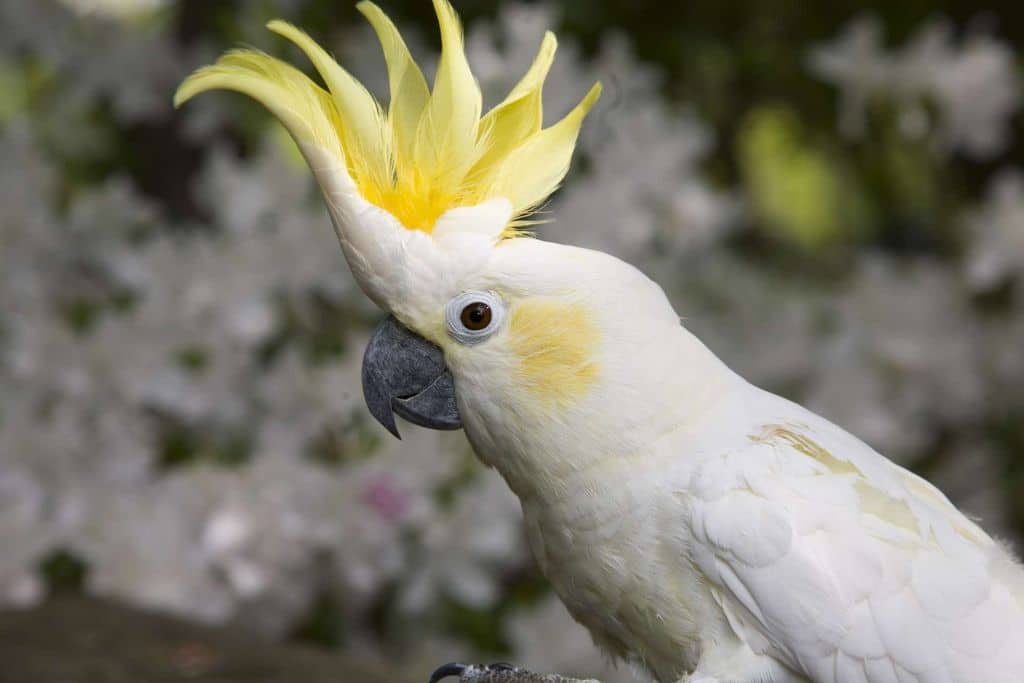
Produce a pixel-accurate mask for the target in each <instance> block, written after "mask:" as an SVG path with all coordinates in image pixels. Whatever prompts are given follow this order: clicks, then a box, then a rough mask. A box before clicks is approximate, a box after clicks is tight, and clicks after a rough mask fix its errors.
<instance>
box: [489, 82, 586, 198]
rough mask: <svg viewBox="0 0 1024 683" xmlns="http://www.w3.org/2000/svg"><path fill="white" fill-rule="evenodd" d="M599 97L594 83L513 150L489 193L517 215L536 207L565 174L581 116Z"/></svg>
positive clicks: (499, 169)
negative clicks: (563, 112) (559, 117)
mask: <svg viewBox="0 0 1024 683" xmlns="http://www.w3.org/2000/svg"><path fill="white" fill-rule="evenodd" d="M600 96H601V84H600V83H596V84H595V85H594V86H593V87H592V88H591V89H590V92H588V93H587V94H586V96H585V97H584V98H583V100H582V101H581V102H580V103H579V104H578V105H576V107H575V108H574V109H573V110H572V111H570V112H569V113H568V114H566V115H565V118H563V119H562V120H561V121H559V122H558V123H556V124H554V125H551V126H549V127H547V128H545V129H544V130H542V131H540V132H538V133H537V134H536V135H533V136H532V137H530V138H529V139H528V140H527V141H526V142H524V143H523V144H522V145H520V146H519V147H518V148H516V149H515V150H513V151H512V152H511V153H510V154H509V155H508V156H507V157H506V158H505V160H504V161H503V162H502V163H501V165H500V166H499V167H498V169H497V170H496V171H495V172H494V173H493V180H492V181H491V183H490V187H489V189H488V194H490V195H491V196H493V197H505V198H507V199H508V200H509V201H510V202H512V206H513V207H515V209H516V212H517V214H520V215H521V214H523V213H526V212H529V211H530V210H531V209H534V208H536V207H537V206H539V205H540V204H541V203H542V202H543V201H544V200H545V199H547V198H548V196H549V195H550V194H551V193H552V192H554V191H555V189H556V188H557V187H558V185H559V184H560V183H561V182H562V179H563V178H565V174H566V173H568V171H569V161H570V160H571V159H572V152H573V149H575V147H576V138H577V137H578V136H579V133H580V127H581V126H582V125H583V118H584V117H585V116H586V115H587V112H589V111H590V109H591V107H593V106H594V103H595V102H597V98H598V97H600Z"/></svg>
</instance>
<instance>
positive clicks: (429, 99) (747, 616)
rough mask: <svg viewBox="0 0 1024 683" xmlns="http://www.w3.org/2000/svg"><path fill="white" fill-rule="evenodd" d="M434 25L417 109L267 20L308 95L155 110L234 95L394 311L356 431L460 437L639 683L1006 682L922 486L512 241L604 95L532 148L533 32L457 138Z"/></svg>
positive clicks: (408, 81) (576, 261)
mask: <svg viewBox="0 0 1024 683" xmlns="http://www.w3.org/2000/svg"><path fill="white" fill-rule="evenodd" d="M434 5H435V8H436V11H437V15H438V19H439V22H440V27H441V39H442V46H443V47H442V53H441V59H440V63H439V65H438V68H437V74H436V77H435V79H434V83H433V87H432V88H428V86H427V84H426V81H425V79H424V77H423V75H422V73H421V71H420V69H419V68H418V67H417V65H416V63H415V62H414V61H413V59H412V57H411V56H410V54H409V51H408V49H407V48H406V45H405V43H404V42H403V40H402V38H401V36H400V35H399V33H398V31H397V30H396V29H395V26H394V25H393V24H392V23H391V21H390V20H389V19H388V18H387V17H386V16H385V15H384V13H383V12H382V11H381V10H380V9H379V8H378V7H377V6H376V5H374V4H372V3H369V2H364V3H362V4H360V5H359V9H360V11H361V12H362V13H363V14H364V15H365V16H366V18H367V19H369V21H370V23H371V24H372V26H373V28H374V29H375V31H376V33H377V35H378V37H379V38H380V41H381V44H382V46H383V51H384V57H385V58H386V61H387V67H388V75H389V81H390V89H391V99H390V103H389V104H388V106H387V107H386V108H384V107H381V106H380V105H378V104H377V102H376V101H375V100H374V99H373V97H372V96H371V95H370V94H369V93H368V92H367V91H366V89H365V88H364V87H363V86H362V85H361V84H360V83H359V82H358V81H356V80H355V79H354V78H353V77H352V76H350V75H349V74H348V73H347V72H346V71H345V70H344V69H342V68H341V67H340V66H339V65H338V64H337V63H336V62H335V61H334V60H333V59H332V58H331V57H330V56H329V55H328V54H327V53H326V52H325V51H324V50H323V49H321V48H320V47H319V46H318V45H317V44H316V43H315V42H314V41H313V40H312V39H311V38H309V36H307V35H306V34H305V33H303V32H301V31H300V30H298V29H296V28H295V27H293V26H291V25H289V24H286V23H284V22H281V21H274V22H271V23H270V24H269V28H270V29H271V30H272V31H274V32H276V33H278V34H280V35H282V36H284V37H286V38H288V39H289V40H291V41H293V42H294V43H295V44H297V45H298V46H299V47H300V48H301V49H302V50H303V51H304V52H305V54H306V55H307V56H308V57H309V59H310V60H311V61H312V63H313V66H314V67H315V68H316V70H317V72H319V75H320V78H321V79H322V80H323V83H324V85H325V86H326V88H325V87H321V86H319V85H317V84H315V83H314V82H313V81H312V80H310V78H308V77H307V76H306V75H304V74H303V73H302V72H300V71H298V70H297V69H295V68H293V67H291V66H289V65H287V64H285V63H283V62H281V61H279V60H277V59H275V58H272V57H270V56H268V55H266V54H262V53H260V52H256V51H253V50H238V51H233V52H229V53H227V54H226V55H224V56H223V57H222V58H221V59H220V60H219V61H218V62H217V63H216V64H214V65H213V66H208V67H205V68H202V69H200V70H198V71H197V72H195V73H194V74H193V75H191V76H190V77H189V78H188V79H187V80H186V81H185V82H184V83H183V84H182V85H181V88H180V89H179V90H178V92H177V95H176V98H175V102H176V104H181V103H183V102H185V101H186V100H188V99H189V98H191V97H193V96H194V95H196V94H198V93H201V92H204V91H207V90H212V89H230V90H236V91H240V92H242V93H245V94H247V95H249V96H251V97H253V98H255V99H257V100H258V101H259V102H261V103H262V104H263V105H265V106H266V107H267V108H268V109H269V110H270V111H271V112H272V113H273V114H274V115H275V116H276V117H277V118H278V119H280V120H281V122H282V123H283V124H284V126H285V127H286V128H287V129H288V131H289V132H290V133H291V135H292V136H293V137H294V139H295V141H296V142H297V143H298V146H299V148H300V149H301V151H302V153H303V155H304V156H305V158H306V160H307V161H308V163H309V166H310V167H311V168H312V170H313V173H314V175H315V176H316V179H317V181H318V182H319V185H320V187H321V188H322V190H323V194H324V198H325V200H326V203H327V206H328V208H329V210H330V215H331V218H332V221H333V224H334V227H335V230H336V232H337V236H338V239H339V240H340V242H341V247H342V250H343V252H344V256H345V258H346V260H347V261H348V264H349V266H350V267H351V269H352V272H353V273H354V275H355V278H356V279H357V281H358V282H359V285H360V286H361V287H362V289H363V291H365V293H366V294H367V295H368V296H369V297H370V298H371V299H372V300H373V301H374V302H376V303H377V304H378V305H379V306H380V307H381V308H382V309H384V311H386V312H387V313H389V314H390V315H389V316H388V317H387V318H386V319H385V321H384V322H383V323H382V325H381V326H380V327H379V328H378V330H377V331H376V332H375V334H374V336H373V338H372V340H371V342H370V345H369V348H368V349H367V351H366V355H365V358H364V366H363V384H364V394H365V397H366V401H367V405H368V407H369V410H370V412H371V413H372V414H373V415H374V416H375V417H376V418H377V419H378V420H379V421H380V422H381V423H383V424H384V425H385V426H386V427H387V428H388V429H390V430H391V431H392V432H394V433H395V434H396V435H397V430H396V426H395V421H394V417H393V413H397V414H398V415H400V416H402V417H404V418H405V419H407V420H409V421H411V422H413V423H416V424H419V425H424V426H428V427H434V428H440V429H454V428H459V427H462V428H464V429H465V433H466V435H467V437H468V438H469V441H470V443H471V444H472V446H473V448H474V450H475V452H476V453H477V455H478V456H479V458H480V460H482V461H483V462H484V463H486V464H487V465H489V466H491V467H494V468H495V469H497V470H498V472H500V473H501V475H502V476H503V477H504V479H505V481H506V482H507V483H508V485H509V486H510V487H511V489H512V490H513V491H514V492H515V494H516V495H517V496H518V497H519V500H520V501H521V503H522V509H523V516H524V519H525V525H526V530H527V534H528V537H529V543H530V546H531V548H532V551H533V554H534V556H535V558H536V561H537V564H538V565H539V566H540V568H541V570H542V571H543V573H544V575H545V576H546V577H547V578H548V579H549V580H550V582H551V584H552V586H553V587H554V590H555V591H556V592H557V594H558V595H559V596H560V597H561V599H562V601H563V602H564V603H565V605H566V606H567V607H568V609H569V611H570V612H571V613H572V615H573V616H574V617H575V618H576V619H577V620H578V621H579V622H580V623H581V624H583V625H584V626H586V627H587V628H588V629H589V630H590V632H591V634H592V635H593V637H594V639H595V641H596V642H597V643H598V644H599V645H600V646H601V647H602V648H604V649H605V650H606V651H607V652H609V653H611V654H612V655H613V656H615V657H621V658H625V659H628V660H631V661H634V662H636V663H638V664H639V665H641V666H642V667H644V668H646V669H647V670H648V671H649V672H650V673H651V674H652V675H653V676H654V677H655V678H656V679H657V680H658V681H661V682H662V683H672V682H676V681H689V682H691V683H696V682H697V681H700V682H702V683H708V682H711V681H718V682H725V681H734V682H742V683H754V682H767V681H775V682H781V681H807V680H812V681H821V682H840V681H841V682H842V683H863V682H865V681H870V683H911V682H913V683H1013V682H1019V681H1024V572H1022V570H1021V567H1020V565H1019V564H1018V563H1017V562H1016V561H1015V560H1014V558H1013V557H1012V556H1011V554H1010V553H1009V552H1008V551H1007V550H1006V549H1005V548H1003V547H1002V546H1001V545H1000V544H999V543H997V542H996V541H994V540H993V539H992V538H991V537H989V536H988V535H987V534H986V533H985V532H984V531H982V530H981V529H980V528H979V527H978V526H977V525H976V524H975V523H973V522H972V521H970V520H969V519H967V517H965V516H964V515H963V514H961V513H960V512H959V511H958V510H957V509H956V508H955V507H954V506H953V505H952V504H951V503H950V502H949V501H948V500H947V499H946V497H945V496H944V495H943V494H942V493H940V492H939V491H938V490H937V489H936V488H935V487H933V486H932V485H931V484H929V483H928V482H926V481H925V480H923V479H921V478H919V477H917V476H915V475H914V474H911V473H910V472H908V471H907V470H905V469H902V468H901V467H899V466H897V465H895V464H893V463H892V462H890V461H889V460H887V459H886V458H885V457H883V456H882V455H880V454H878V453H877V452H875V451H874V450H872V449H871V448H870V447H869V446H867V445H865V444H864V443H863V442H861V441H859V440H858V439H856V438H855V437H853V436H851V435H850V434H848V433H847V432H845V431H843V430H842V429H841V428H839V427H837V426H836V425H834V424H831V423H830V422H828V421H827V420H825V419H823V418H821V417H818V416H817V415H815V414H813V413H811V412H809V411H807V410H805V409H804V408H802V407H800V406H798V405H796V404H794V403H791V402H789V401H787V400H785V399H782V398H780V397H778V396H775V395H773V394H770V393H767V392H765V391H762V390H761V389H758V388H757V387H754V386H752V385H750V384H749V383H747V382H746V381H744V380H743V379H742V378H741V377H739V376H737V375H736V374H735V373H734V372H732V371H731V370H730V369H729V368H727V367H726V366H725V365H724V364H723V363H722V362H721V361H719V360H718V358H716V357H715V355H714V354H713V353H712V352H711V351H710V350H708V349H707V347H705V346H704V344H702V343H701V342H700V340H698V339H697V338H696V337H695V336H694V335H693V334H691V333H690V332H689V331H687V330H686V329H685V328H684V327H683V326H682V325H681V324H680V318H679V315H678V314H677V313H676V311H675V310H673V308H672V305H671V304H670V303H669V301H668V299H667V298H666V297H665V294H664V293H663V292H662V290H661V288H660V287H659V286H658V285H657V284H655V283H654V282H652V281H651V280H649V279H648V278H647V277H645V276H644V275H643V273H641V272H640V271H638V270H637V269H636V268H634V267H632V266H630V265H628V264H626V263H624V262H622V261H620V260H618V259H616V258H614V257H612V256H609V255H607V254H603V253H600V252H596V251H589V250H586V249H579V248H574V247H571V246H564V245H559V244H553V243H549V242H544V241H541V240H539V239H536V238H533V237H531V236H529V235H526V234H524V233H523V232H522V226H523V225H524V224H526V223H527V222H528V221H529V217H530V215H531V211H533V210H535V209H536V208H537V207H538V206H539V205H540V204H541V203H542V202H543V201H544V200H545V199H546V198H547V197H548V196H549V195H550V194H551V193H552V192H554V191H555V189H556V187H557V185H558V184H559V182H560V181H561V180H562V179H563V177H564V176H565V173H566V170H567V168H568V165H569V159H570V157H571V154H572V150H573V147H574V146H575V143H576V137H577V134H578V132H579V128H580V125H581V123H582V120H583V118H584V116H585V115H586V113H587V111H588V110H589V109H590V107H591V105H592V104H593V103H594V102H595V100H596V99H597V97H598V94H599V90H600V86H599V85H595V86H594V87H593V88H592V89H591V90H590V91H589V93H587V94H586V95H585V96H584V97H583V99H582V101H581V102H580V104H579V105H578V106H576V108H575V109H573V110H572V111H570V112H569V113H568V114H567V115H566V116H565V117H564V118H563V119H561V120H560V121H559V122H558V123H555V124H554V125H552V126H550V127H548V128H542V114H541V88H542V84H543V81H544V77H545V75H546V73H547V71H548V68H549V67H550V65H551V63H552V60H553V58H554V52H555V38H554V36H553V35H551V34H550V33H549V34H547V35H545V36H544V38H543V41H542V42H541V45H540V50H539V53H538V55H537V58H536V60H535V61H534V63H533V65H532V66H531V67H530V69H529V71H528V72H527V73H526V75H525V76H524V77H523V78H522V80H521V81H519V83H518V84H517V85H516V86H515V87H514V88H513V89H512V91H511V93H510V94H509V95H508V97H507V98H505V100H503V101H502V102H501V103H499V104H498V105H497V106H495V107H494V108H493V109H491V110H490V111H489V112H487V113H486V114H483V115H482V116H481V95H480V89H479V87H478V85H477V83H476V82H475V80H474V78H473V75H472V73H471V72H470V69H469V65H468V63H467V60H466V56H465V51H464V46H463V39H462V34H461V29H460V25H459V21H458V18H457V16H456V14H455V12H454V10H453V9H452V7H451V6H450V5H449V4H448V2H447V0H434ZM623 173H629V169H623Z"/></svg>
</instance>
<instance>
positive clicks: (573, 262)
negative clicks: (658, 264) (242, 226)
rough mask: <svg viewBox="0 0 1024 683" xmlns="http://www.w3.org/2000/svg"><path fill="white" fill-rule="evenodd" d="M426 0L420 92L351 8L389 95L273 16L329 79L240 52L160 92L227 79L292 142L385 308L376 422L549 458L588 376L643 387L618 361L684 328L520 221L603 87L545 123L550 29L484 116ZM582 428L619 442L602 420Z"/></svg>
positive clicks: (446, 8) (589, 400)
mask: <svg viewBox="0 0 1024 683" xmlns="http://www.w3.org/2000/svg"><path fill="white" fill-rule="evenodd" d="M434 7H435V10H436V13H437V17H438V21H439V24H440V31H441V45H442V50H441V57H440V62H439V64H438V67H437V72H436V76H435V79H434V82H433V87H432V88H428V87H427V84H426V81H425V79H424V77H423V75H422V73H421V71H420V69H419V67H418V66H417V65H416V63H415V62H414V61H413V59H412V57H411V55H410V53H409V50H408V48H407V47H406V45H405V43H404V41H403V40H402V37H401V36H400V35H399V32H398V31H397V29H396V28H395V26H394V25H393V24H392V22H391V21H390V20H389V19H388V18H387V16H386V15H385V14H384V13H383V12H382V11H381V10H380V9H379V8H378V7H377V6H376V5H374V4H372V3H370V2H363V3H360V4H359V5H358V8H359V10H360V12H362V14H363V15H365V17H366V18H367V19H368V20H369V22H370V24H371V25H372V27H373V29H374V30H375V32H376V34H377V36H378V38H379V39H380V42H381V45H382V48H383V52H384V57H385V60H386V62H387V70H388V78H389V87H390V102H389V103H388V105H387V107H386V108H385V107H383V106H381V105H379V104H378V103H377V101H376V100H375V99H374V98H373V96H371V95H370V93H369V92H368V91H367V90H366V89H365V88H364V87H363V86H362V85H361V84H360V83H359V82H358V81H357V80H356V79H355V78H353V77H352V76H351V75H350V74H349V73H348V72H346V71H345V70H344V69H343V68H342V67H341V66H339V65H338V64H337V63H336V62H335V61H334V60H333V59H332V58H331V57H330V56H329V55H328V54H327V53H326V52H325V51H324V50H323V49H322V48H321V47H320V46H319V45H317V44H316V43H315V42H314V41H313V40H312V39H311V38H310V37H309V36H308V35H306V34H305V33H303V32H302V31H300V30H299V29H297V28H295V27H293V26H291V25H289V24H287V23H284V22H281V21H272V22H270V23H269V24H268V28H269V29H270V30H272V31H274V32H275V33H278V34H280V35H282V36H284V37H286V38H287V39H289V40H290V41H292V42H294V43H295V44H296V45H297V46H298V47H299V48H300V49H301V50H302V51H303V52H304V53H305V54H306V56H307V57H308V58H309V59H310V61H311V62H312V63H313V66H314V67H315V69H316V70H317V72H318V73H319V75H320V78H321V79H322V80H323V83H324V85H325V86H326V87H321V86H320V85H317V84H316V83H314V82H313V81H312V80H311V79H310V78H308V77H307V76H306V75H304V74H303V73H302V72H301V71H299V70H297V69H295V68H294V67H292V66H289V65H287V64H285V63H283V62H281V61H280V60H277V59H275V58H273V57H271V56H269V55H266V54H263V53H260V52H257V51H253V50H236V51H232V52H228V53H227V54H225V55H224V56H222V57H221V58H220V59H219V60H218V61H217V62H216V63H215V64H213V65H211V66H207V67H204V68H201V69H199V70H198V71H196V72H195V73H193V74H192V75H191V76H189V77H188V78H187V79H186V80H185V81H184V82H183V83H182V85H181V86H180V88H179V89H178V91H177V93H176V95H175V104H176V105H180V104H182V103H184V102H185V101H186V100H188V99H190V98H192V97H193V96H195V95H197V94H199V93H201V92H205V91H208V90H214V89H228V90H235V91H239V92H242V93H244V94H246V95H249V96H251V97H253V98H255V99H256V100H258V101H259V102H261V103H262V104H263V105H264V106H266V107H267V108H268V109H269V110H270V111H271V112H272V113H273V114H274V115H275V116H276V117H277V118H278V119H279V120H280V121H281V122H282V123H283V124H284V126H285V127H286V128H287V130H288V131H289V132H290V134H291V135H292V137H293V138H294V139H295V141H296V142H297V144H298V146H299V149H300V150H301V151H302V154H303V155H304V156H305V159H306V161H307V162H308V164H309V166H310V168H311V169H312V171H313V173H314V175H315V177H316V180H317V181H318V183H319V185H320V188H321V189H322V191H323V195H324V199H325V201H326V203H327V207H328V209H329V212H330V216H331V219H332V222H333V224H334V228H335V231H336V233H337V236H338V239H339V241H340V243H341V247H342V250H343V252H344V255H345V258H346V260H347V262H348V264H349V266H350V268H351V270H352V272H353V274H354V276H355V279H356V280H357V281H358V283H359V285H360V286H361V288H362V289H363V291H364V292H365V293H366V294H367V295H368V296H369V297H370V298H371V299H372V300H373V301H374V302H375V303H376V304H377V305H379V306H380V307H381V308H382V309H384V310H385V311H386V312H387V313H389V314H390V315H389V316H388V317H387V318H386V319H385V320H384V322H383V323H382V324H381V326H380V327H378V329H377V330H376V331H375V333H374V334H373V336H372V338H371V341H370V343H369V347H368V348H367V350H366V353H365V356H364V363H363V388H364V395H365V398H366V402H367V405H368V407H369V410H370V412H371V413H372V414H373V415H374V416H375V417H376V419H377V420H378V421H380V422H381V423H382V424H383V425H384V426H385V427H387V428H388V429H389V430H390V431H391V432H392V433H394V434H395V435H396V436H397V435H398V431H397V427H396V424H395V419H394V413H397V414H399V415H401V416H403V417H404V418H406V419H408V420H409V421H411V422H413V423H416V424H419V425H422V426H427V427H433V428H440V429H454V428H458V427H461V426H465V427H466V429H467V433H468V435H469V437H470V439H471V441H473V443H474V446H476V450H477V452H478V453H479V454H481V456H482V457H484V458H485V460H486V456H485V455H484V454H485V453H487V452H490V451H492V450H505V451H507V450H509V449H516V448H519V449H521V450H525V449H527V447H528V446H530V447H533V448H534V450H536V448H537V447H538V446H539V447H540V448H541V450H545V451H554V450H557V449H558V448H560V446H559V440H562V441H564V442H565V444H566V445H567V444H568V443H569V442H570V441H571V439H572V438H573V436H572V431H573V430H572V429H571V428H569V429H566V427H567V426H571V425H572V424H573V423H574V422H578V421H586V420H588V419H589V418H591V417H593V416H594V414H595V413H594V411H595V410H596V408H595V407H594V405H593V404H594V403H595V400H596V399H595V395H596V394H598V393H600V392H599V389H600V388H601V387H604V388H605V389H606V390H607V388H608V387H611V386H615V387H617V388H618V389H620V390H628V388H627V385H628V386H633V385H635V384H636V383H637V382H641V383H643V382H646V383H648V384H658V381H659V377H658V371H657V367H656V365H655V367H654V368H653V370H652V374H651V376H650V377H647V378H639V379H638V378H636V377H635V376H634V375H635V368H632V369H631V368H630V365H631V364H630V361H629V359H630V358H634V357H635V356H634V354H637V353H644V349H645V348H647V347H649V346H650V344H651V339H655V338H658V337H659V336H660V337H662V338H663V337H664V336H665V331H666V330H668V329H670V328H672V329H678V328H679V321H678V318H677V317H676V316H675V314H674V312H673V311H672V308H671V306H670V305H669V304H668V302H667V300H666V299H665V297H664V295H663V294H662V292H661V290H660V288H658V287H657V286H656V285H654V284H653V283H652V282H650V281H649V280H647V278H645V277H644V276H643V275H641V274H640V273H639V271H637V270H635V269H634V268H632V267H631V266H629V265H627V264H625V263H623V262H621V261H618V260H617V259H614V258H612V257H610V256H607V255H605V254H601V253H599V252H593V251H588V250H584V249H578V248H574V247H568V246H562V245H556V244H552V243H548V242H543V241H541V240H538V239H535V238H533V237H530V236H527V235H525V234H524V233H523V231H522V228H523V226H524V225H525V224H528V223H529V222H530V217H531V214H532V212H534V211H535V210H536V209H537V207H538V206H540V205H541V204H542V203H543V202H544V201H545V200H546V199H547V198H548V197H549V196H550V195H551V194H552V193H553V192H554V191H555V189H556V188H557V186H558V185H559V183H560V182H561V181H562V179H563V178H564V176H565V174H566V172H567V170H568V167H569V161H570V158H571V156H572V152H573V148H574V147H575V144H576V139H577V135H578V133H579V130H580V126H581V124H582V122H583V119H584V116H585V115H586V114H587V112H588V111H589V110H590V108H591V107H592V105H593V104H594V102H595V101H596V100H597V98H598V96H599V94H600V84H595V85H594V86H593V87H592V88H591V89H590V91H589V92H588V93H587V94H586V95H585V96H584V97H583V98H582V100H581V101H580V103H579V104H578V105H577V106H576V107H575V108H574V109H572V110H571V111H570V112H568V114H566V115H565V116H564V118H562V119H561V120H560V121H558V122H557V123H555V124H553V125H551V126H549V127H547V128H543V127H542V118H543V117H542V99H541V90H542V86H543V83H544V79H545V76H546V74H547V72H548V69H549V67H550V66H551V63H552V60H553V59H554V53H555V46H556V41H555V38H554V36H553V35H552V34H551V33H547V34H546V35H545V36H544V38H543V40H542V42H541V45H540V49H539V51H538V53H537V56H536V59H535V60H534V62H533V64H532V65H531V66H530V68H529V70H528V71H527V72H526V74H525V75H524V76H523V77H522V79H521V80H520V81H519V82H518V83H517V84H516V85H515V87H513V88H512V91H511V92H510V93H509V94H508V96H507V97H506V98H505V99H504V100H503V101H502V102H500V103H499V104H498V105H497V106H495V107H494V108H493V109H491V110H490V111H488V112H487V113H485V114H483V115H481V94H480V89H479V86H478V85H477V83H476V81H475V79H474V77H473V74H472V73H471V71H470V68H469V64H468V62H467V59H466V55H465V50H464V46H463V37H462V31H461V27H460V24H459V20H458V17H457V16H456V14H455V12H454V10H453V9H452V7H451V5H450V4H449V3H448V1H447V0H434ZM609 349H616V350H617V352H616V353H612V352H610V351H609ZM626 374H629V375H630V377H629V381H626V378H625V375H626ZM606 407H607V406H605V408H606ZM627 419H631V420H643V419H644V418H643V417H642V416H639V415H633V414H630V415H628V416H627ZM590 422H591V423H592V424H590V426H589V427H588V429H590V430H591V431H592V430H594V429H606V430H608V431H609V434H608V437H609V438H612V437H613V436H618V437H621V434H622V431H623V430H622V429H621V428H620V427H621V425H619V426H616V425H615V424H614V422H615V421H614V420H608V419H604V420H600V419H599V420H597V421H596V422H595V421H594V420H590ZM556 426H557V427H560V429H556V428H555V427H556ZM613 431H615V432H616V434H612V432H613ZM627 431H628V430H627ZM538 440H540V441H542V442H543V443H539V442H538ZM535 442H537V443H535Z"/></svg>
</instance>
